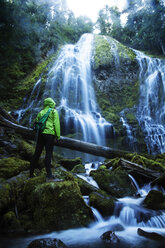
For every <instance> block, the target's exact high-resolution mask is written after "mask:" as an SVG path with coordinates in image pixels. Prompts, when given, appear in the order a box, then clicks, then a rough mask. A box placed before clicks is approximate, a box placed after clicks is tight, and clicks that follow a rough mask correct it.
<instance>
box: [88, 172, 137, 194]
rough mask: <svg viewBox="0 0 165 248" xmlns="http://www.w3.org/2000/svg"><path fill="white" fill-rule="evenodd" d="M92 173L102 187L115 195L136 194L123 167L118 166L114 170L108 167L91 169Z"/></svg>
mask: <svg viewBox="0 0 165 248" xmlns="http://www.w3.org/2000/svg"><path fill="white" fill-rule="evenodd" d="M90 175H91V176H92V177H93V178H94V180H95V181H96V182H97V183H98V185H99V187H100V189H102V190H104V191H105V192H107V193H108V194H110V195H112V196H114V197H124V196H131V195H133V194H135V189H134V187H133V186H132V184H131V181H130V178H129V176H128V174H127V173H126V172H125V171H124V170H122V168H121V167H118V168H117V169H115V170H114V171H110V170H108V169H100V170H96V171H91V174H90Z"/></svg>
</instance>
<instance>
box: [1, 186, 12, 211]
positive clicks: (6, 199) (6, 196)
mask: <svg viewBox="0 0 165 248" xmlns="http://www.w3.org/2000/svg"><path fill="white" fill-rule="evenodd" d="M10 192H11V187H10V185H9V184H8V183H5V182H0V213H3V211H5V210H6V209H8V207H9V206H10V202H11V201H10Z"/></svg>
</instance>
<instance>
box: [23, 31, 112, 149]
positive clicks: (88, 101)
mask: <svg viewBox="0 0 165 248" xmlns="http://www.w3.org/2000/svg"><path fill="white" fill-rule="evenodd" d="M92 44H93V35H92V34H84V35H83V36H82V37H81V38H80V40H79V42H78V43H77V44H76V45H66V46H64V48H63V49H62V51H61V53H60V55H59V57H58V59H57V60H56V61H55V63H54V65H53V66H52V68H51V69H50V71H49V73H48V78H47V82H46V85H45V90H44V93H43V97H42V98H43V99H44V98H45V97H49V96H50V97H52V98H53V99H55V101H56V102H57V103H58V108H57V110H58V112H59V114H60V119H61V120H62V121H61V123H62V131H63V133H64V134H73V135H74V138H79V139H82V140H84V141H88V142H93V143H96V144H99V145H106V138H105V136H106V131H107V130H109V131H111V130H112V125H111V124H110V123H108V122H107V121H106V120H105V119H104V118H103V117H102V116H101V114H100V113H99V107H98V105H97V102H96V99H95V93H94V89H93V86H92V80H91V59H92ZM39 82H40V81H38V82H37V83H36V85H35V87H34V89H33V91H32V93H31V96H30V100H29V99H28V101H27V103H26V104H25V105H24V109H22V110H21V112H22V114H23V113H24V112H26V110H29V109H32V110H33V111H32V113H33V116H34V111H35V110H37V111H38V110H39V108H38V107H39V106H40V107H41V101H38V96H37V95H36V98H35V100H33V101H31V99H32V95H33V94H36V91H35V89H36V87H37V86H38V85H39ZM19 116H21V114H20V112H19ZM32 119H33V118H32V115H31V116H30V123H31V120H32Z"/></svg>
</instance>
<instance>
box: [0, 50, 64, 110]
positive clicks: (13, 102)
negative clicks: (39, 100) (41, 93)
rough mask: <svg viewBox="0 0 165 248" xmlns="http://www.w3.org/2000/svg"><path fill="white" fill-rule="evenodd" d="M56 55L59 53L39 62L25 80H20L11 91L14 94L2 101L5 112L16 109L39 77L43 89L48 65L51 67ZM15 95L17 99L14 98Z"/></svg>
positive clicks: (15, 72)
mask: <svg viewBox="0 0 165 248" xmlns="http://www.w3.org/2000/svg"><path fill="white" fill-rule="evenodd" d="M58 53H59V51H57V53H56V54H54V55H52V56H50V57H48V58H47V59H45V60H44V61H42V62H40V63H39V64H38V65H37V66H36V67H35V68H34V70H33V71H32V72H31V73H30V74H29V75H28V76H27V77H26V78H24V79H22V80H20V81H19V82H18V83H17V84H16V86H15V87H14V89H13V91H14V92H12V96H11V97H8V98H7V99H5V101H3V107H4V108H5V109H6V110H11V109H12V110H13V107H14V109H18V108H19V107H20V106H21V104H22V102H23V98H24V97H25V96H26V95H28V94H30V92H31V91H32V89H33V86H34V84H35V83H36V82H37V80H39V78H40V77H41V87H42V88H43V87H44V86H45V80H46V79H45V75H46V74H47V72H48V69H49V65H51V63H52V62H53V61H54V59H55V58H56V57H57V55H58ZM13 73H14V75H16V74H17V71H14V72H13ZM22 76H23V75H22ZM19 78H20V77H19ZM15 95H16V96H17V97H15Z"/></svg>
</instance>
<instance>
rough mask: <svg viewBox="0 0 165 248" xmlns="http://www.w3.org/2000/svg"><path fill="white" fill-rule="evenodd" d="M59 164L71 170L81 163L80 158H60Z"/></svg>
mask: <svg viewBox="0 0 165 248" xmlns="http://www.w3.org/2000/svg"><path fill="white" fill-rule="evenodd" d="M59 163H60V165H61V166H63V167H64V168H66V169H67V170H72V169H73V168H74V166H75V165H78V164H82V159H81V158H75V159H60V161H59Z"/></svg>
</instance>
